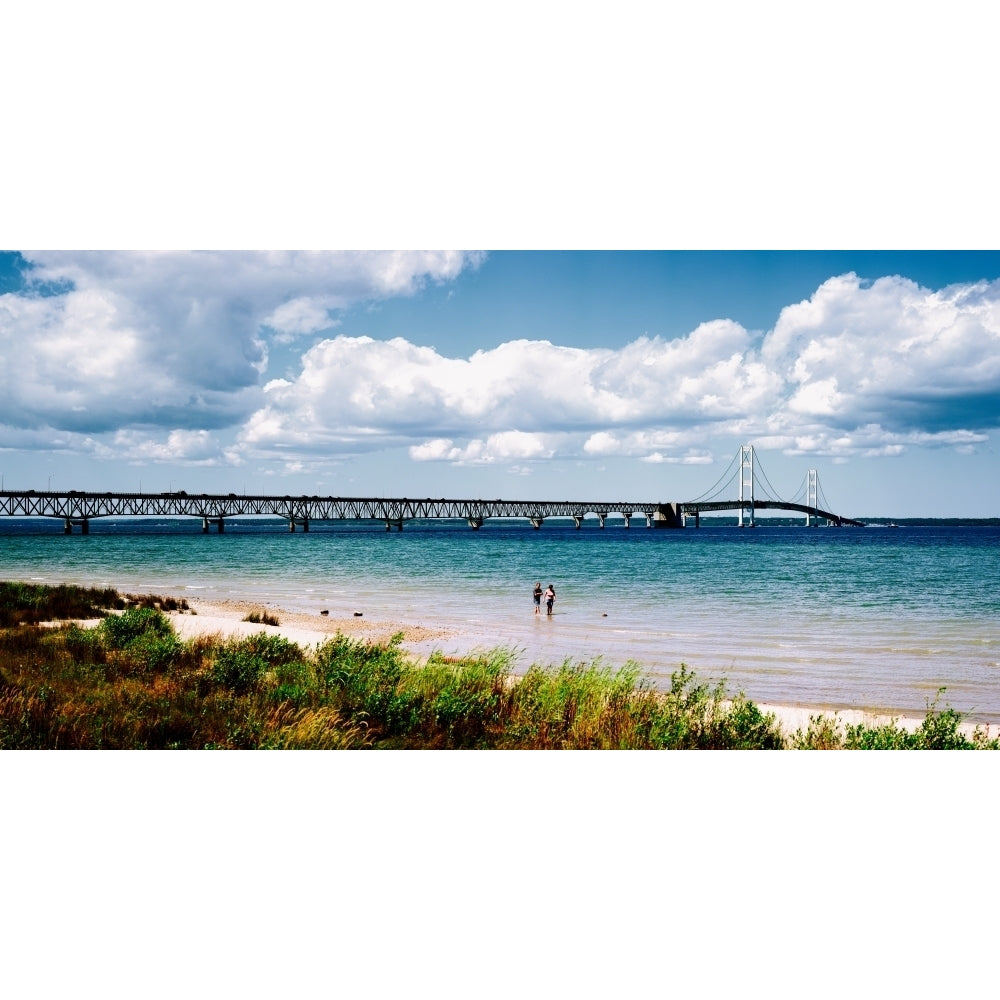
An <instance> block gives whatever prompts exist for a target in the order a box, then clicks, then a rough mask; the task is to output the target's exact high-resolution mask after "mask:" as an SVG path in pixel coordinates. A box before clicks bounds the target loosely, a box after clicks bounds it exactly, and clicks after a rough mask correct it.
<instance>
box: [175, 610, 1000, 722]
mask: <svg viewBox="0 0 1000 1000" xmlns="http://www.w3.org/2000/svg"><path fill="white" fill-rule="evenodd" d="M163 596H172V595H169V594H164V595H163ZM185 600H187V602H188V605H189V607H190V609H191V610H190V611H167V612H164V614H165V615H167V617H168V618H169V619H170V621H171V623H172V625H173V626H174V628H175V629H176V631H177V634H178V635H179V636H180V637H181V639H183V640H185V641H187V640H189V639H193V638H197V637H198V636H203V635H221V636H222V637H224V638H230V637H242V636H246V635H253V634H256V633H260V632H263V633H265V634H270V635H280V636H282V637H284V638H285V639H287V640H288V641H289V642H294V643H296V644H298V645H299V646H301V647H302V648H303V649H304V650H305V649H311V648H314V647H316V646H318V645H322V643H324V642H326V641H327V640H329V639H331V638H333V637H334V636H335V635H337V634H338V633H340V634H343V635H346V636H348V637H350V638H352V639H363V640H365V641H369V642H387V641H388V640H389V639H391V638H392V636H394V635H396V634H397V633H402V634H403V642H402V646H403V648H404V649H406V650H407V652H409V653H411V654H412V655H414V656H417V657H423V656H427V655H429V654H430V653H431V652H432V651H434V650H438V649H441V648H442V644H443V643H446V642H447V641H448V640H461V639H462V638H463V636H462V632H461V631H460V630H458V629H455V628H447V627H443V626H427V625H414V624H404V623H400V622H393V621H388V620H385V619H377V618H365V617H364V616H363V615H353V616H352V617H350V618H343V617H332V616H330V615H323V614H319V613H306V612H301V611H290V610H287V609H285V608H282V607H280V606H279V605H277V604H275V603H274V602H261V601H247V600H236V599H221V600H220V599H209V598H199V597H194V598H191V597H188V598H185ZM255 611H256V612H261V611H267V612H268V613H269V614H273V615H275V617H277V618H278V620H279V624H278V625H267V624H263V623H255V622H248V621H244V620H243V619H244V618H245V617H246V615H248V614H250V613H251V612H255ZM192 612H194V613H192ZM598 655H599V654H595V658H596V657H597V656H598ZM640 666H641V665H640ZM696 672H697V671H696ZM754 703H755V704H756V705H757V707H758V708H759V709H760V710H761V712H764V713H765V714H767V713H771V714H773V715H774V716H775V718H776V719H777V720H778V722H779V723H780V724H781V727H782V729H783V730H784V732H785V733H786V734H788V735H791V734H793V733H794V732H795V731H796V730H798V729H801V730H805V729H806V728H807V727H808V725H809V720H810V717H812V716H818V715H822V716H825V717H827V718H835V719H837V720H839V722H840V723H841V725H844V726H846V725H857V724H859V723H866V724H868V725H884V724H887V723H889V722H893V721H894V722H895V723H896V724H897V725H898V726H899V727H900V728H903V729H906V730H908V731H911V732H912V731H913V730H915V729H916V728H918V727H919V726H920V724H921V723H922V722H923V721H924V716H923V715H920V716H916V715H909V714H904V713H892V712H885V711H884V710H879V709H875V708H872V709H859V708H837V707H836V706H832V705H782V704H770V703H765V702H760V701H755V702H754ZM962 714H963V715H965V714H966V713H962ZM977 725H978V726H979V728H981V729H987V730H989V728H990V727H989V724H988V723H975V722H971V721H968V720H966V721H964V722H963V723H962V725H961V727H960V728H961V729H962V731H963V732H966V733H967V734H968V735H971V734H972V732H973V731H974V730H975V729H976V727H977Z"/></svg>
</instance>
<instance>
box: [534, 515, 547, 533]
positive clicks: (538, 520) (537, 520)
mask: <svg viewBox="0 0 1000 1000" xmlns="http://www.w3.org/2000/svg"><path fill="white" fill-rule="evenodd" d="M544 520H545V518H544V517H533V518H532V519H531V526H532V527H533V528H534V529H535V531H538V529H539V528H540V527H541V526H542V523H543V522H544Z"/></svg>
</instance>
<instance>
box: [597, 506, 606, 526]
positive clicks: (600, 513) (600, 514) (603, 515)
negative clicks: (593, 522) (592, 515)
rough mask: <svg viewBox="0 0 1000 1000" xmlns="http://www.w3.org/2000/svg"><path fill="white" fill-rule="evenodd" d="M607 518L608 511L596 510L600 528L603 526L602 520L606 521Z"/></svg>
mask: <svg viewBox="0 0 1000 1000" xmlns="http://www.w3.org/2000/svg"><path fill="white" fill-rule="evenodd" d="M607 519H608V512H607V511H606V510H604V511H600V510H599V511H598V512H597V520H598V521H600V522H601V527H602V528H603V527H604V522H605V521H606V520H607Z"/></svg>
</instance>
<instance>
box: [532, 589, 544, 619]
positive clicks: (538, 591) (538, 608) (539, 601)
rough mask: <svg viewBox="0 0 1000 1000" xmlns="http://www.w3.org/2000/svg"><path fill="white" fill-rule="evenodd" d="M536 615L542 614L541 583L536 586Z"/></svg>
mask: <svg viewBox="0 0 1000 1000" xmlns="http://www.w3.org/2000/svg"><path fill="white" fill-rule="evenodd" d="M533 596H534V598H535V614H536V615H540V614H541V613H542V584H541V581H539V582H538V583H536V584H535V592H534V595H533Z"/></svg>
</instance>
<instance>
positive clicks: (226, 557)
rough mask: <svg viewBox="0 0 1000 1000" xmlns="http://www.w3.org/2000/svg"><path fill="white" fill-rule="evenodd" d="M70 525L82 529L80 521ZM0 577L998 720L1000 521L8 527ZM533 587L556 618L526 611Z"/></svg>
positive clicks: (758, 689)
mask: <svg viewBox="0 0 1000 1000" xmlns="http://www.w3.org/2000/svg"><path fill="white" fill-rule="evenodd" d="M77 530H78V529H77ZM0 578H3V579H21V580H35V581H39V582H46V583H59V582H67V583H78V584H84V585H87V586H113V587H116V588H118V589H120V590H123V591H131V592H143V593H145V592H159V593H169V594H174V595H176V596H186V597H188V598H192V597H204V598H207V599H226V598H230V599H233V598H247V599H251V600H255V601H260V602H267V603H268V604H270V605H273V606H277V607H282V608H287V609H289V610H294V611H303V612H308V613H311V614H317V615H318V613H319V611H320V610H322V609H327V610H329V612H330V616H331V617H350V616H351V615H352V614H353V613H354V612H355V611H362V612H363V613H364V615H365V617H366V618H367V619H369V620H371V619H374V620H386V621H394V622H400V623H403V624H423V625H440V626H443V627H445V628H447V629H450V630H452V631H451V634H450V635H449V637H448V638H446V639H443V640H439V641H437V642H435V643H433V644H427V645H426V646H425V647H420V646H415V647H413V648H415V649H418V650H419V651H422V652H427V651H429V650H430V648H432V647H434V648H439V649H442V650H443V651H444V652H446V653H464V652H468V651H469V650H471V649H476V648H492V647H495V646H507V647H510V648H513V649H515V650H516V651H517V652H518V665H519V668H520V669H524V668H526V667H527V666H528V665H529V664H530V663H532V662H540V663H561V662H562V661H563V660H565V659H570V660H573V661H574V662H575V661H578V660H584V661H590V660H592V659H593V658H594V657H595V656H598V655H600V656H601V657H602V659H603V661H604V662H606V663H607V664H609V665H612V666H616V665H619V664H622V663H624V662H626V661H628V660H635V661H637V662H639V663H640V664H641V665H642V668H643V671H644V673H646V674H647V675H648V676H650V677H652V678H654V679H655V680H656V681H657V682H658V683H664V682H666V681H667V680H668V679H669V675H670V673H671V672H672V671H674V670H676V669H678V667H679V666H680V664H681V663H685V664H687V666H688V667H690V668H691V669H693V670H694V671H695V672H696V673H697V674H698V675H699V677H701V678H704V679H706V680H717V679H721V678H725V679H726V682H727V686H728V687H729V688H730V690H743V691H745V692H746V693H747V695H748V696H750V697H751V698H753V699H754V700H756V701H759V702H764V703H772V704H786V705H800V706H816V707H821V708H825V709H837V708H843V709H847V708H857V709H865V710H879V711H887V712H893V713H897V714H898V713H906V714H918V715H919V714H922V713H923V712H924V710H925V709H926V706H927V703H928V702H929V701H931V700H933V699H934V697H935V695H936V693H937V691H938V689H939V688H941V687H946V688H947V691H946V694H945V696H944V699H943V703H948V704H951V705H952V706H953V707H955V708H957V709H959V710H960V711H962V712H967V713H969V715H970V718H972V719H974V720H976V721H982V722H989V723H991V724H1000V586H998V584H1000V527H997V526H964V527H953V526H921V527H911V526H901V527H899V528H891V529H890V528H878V527H868V528H863V529H851V528H841V529H835V528H805V527H775V526H760V527H758V528H756V529H753V530H751V529H742V530H740V529H739V528H736V527H709V526H704V527H701V528H699V529H694V528H691V527H689V528H687V529H685V530H682V531H657V530H650V529H647V528H646V527H645V526H644V524H643V522H642V520H641V519H638V520H633V522H632V526H631V527H630V528H629V529H627V530H626V529H625V528H624V527H623V526H622V522H621V521H615V520H612V519H609V520H608V526H607V527H606V528H605V529H604V530H601V529H600V528H599V527H598V526H597V522H596V521H592V520H590V519H588V520H587V521H585V522H584V526H583V528H581V529H580V530H576V529H575V528H574V527H573V525H572V522H571V521H565V522H561V521H558V520H548V521H546V523H545V525H544V526H543V527H542V528H541V530H539V531H534V530H532V529H531V527H530V526H529V525H528V524H527V523H526V522H523V521H516V522H504V521H500V520H493V521H487V523H486V525H485V526H484V527H483V529H482V530H481V531H478V532H476V531H471V530H470V529H469V528H468V526H467V525H466V524H465V522H464V521H461V522H460V521H454V522H441V521H415V522H410V523H408V524H407V525H406V526H405V528H404V530H403V531H402V532H397V531H395V530H394V531H392V532H386V531H385V530H384V525H382V524H380V523H372V522H336V523H327V524H313V525H312V526H311V530H310V532H308V533H303V532H301V531H298V532H296V533H294V534H291V533H289V532H288V529H287V524H286V523H285V522H279V521H263V520H253V519H246V520H241V519H233V520H230V521H227V523H226V532H225V533H224V534H222V535H219V534H217V533H215V532H214V531H213V533H211V534H208V535H204V534H202V533H201V522H200V521H199V520H195V519H191V520H178V519H162V520H154V519H137V520H120V521H110V520H100V521H92V522H91V533H90V534H89V535H87V536H82V535H80V534H75V535H73V536H70V537H67V536H64V535H63V534H62V522H61V521H52V522H44V521H38V520H34V521H32V520H19V519H3V520H0ZM536 580H539V581H541V583H542V586H543V587H544V586H545V585H547V584H548V583H554V584H555V588H556V592H557V601H556V608H555V610H556V614H555V615H554V616H553V618H552V619H551V620H548V619H546V617H545V615H544V609H543V615H542V616H541V618H536V616H535V615H534V614H533V608H532V601H531V589H532V587H533V585H534V583H535V581H536Z"/></svg>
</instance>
